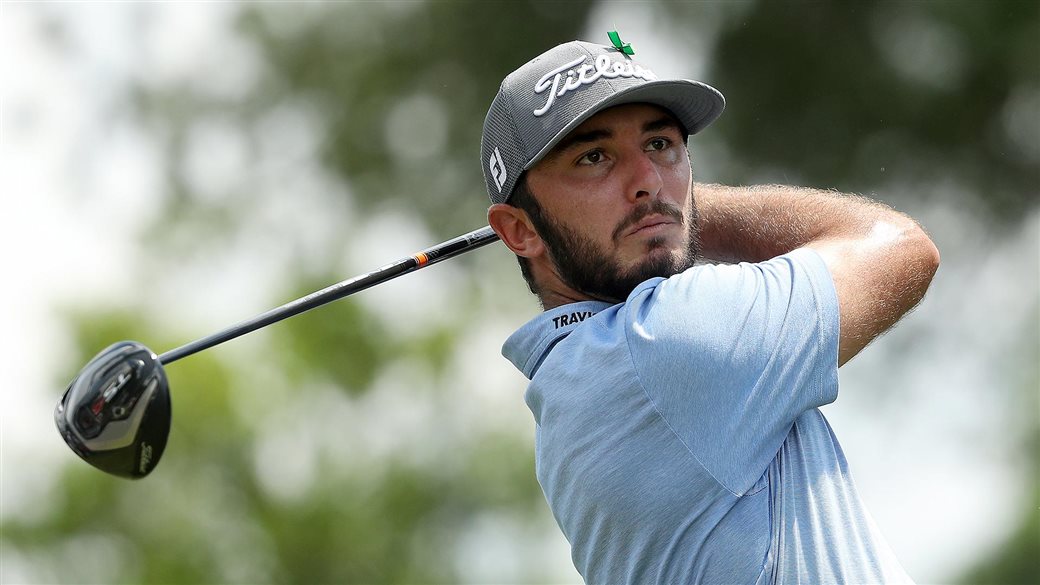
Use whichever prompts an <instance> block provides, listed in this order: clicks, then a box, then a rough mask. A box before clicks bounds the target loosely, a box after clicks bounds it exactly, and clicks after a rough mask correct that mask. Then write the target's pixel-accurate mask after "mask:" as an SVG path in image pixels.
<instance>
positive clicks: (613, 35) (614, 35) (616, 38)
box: [607, 30, 636, 55]
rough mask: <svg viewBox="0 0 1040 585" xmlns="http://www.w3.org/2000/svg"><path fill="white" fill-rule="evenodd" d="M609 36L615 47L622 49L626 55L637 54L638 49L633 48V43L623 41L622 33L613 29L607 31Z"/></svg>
mask: <svg viewBox="0 0 1040 585" xmlns="http://www.w3.org/2000/svg"><path fill="white" fill-rule="evenodd" d="M607 37H609V38H610V42H611V43H613V44H614V48H615V49H617V50H619V51H621V52H622V53H624V54H626V55H635V54H636V51H635V49H633V48H632V45H630V44H628V43H622V42H621V35H619V34H618V32H617V31H616V30H612V31H610V32H608V33H607Z"/></svg>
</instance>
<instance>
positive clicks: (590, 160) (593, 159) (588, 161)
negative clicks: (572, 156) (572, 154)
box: [578, 149, 604, 165]
mask: <svg viewBox="0 0 1040 585" xmlns="http://www.w3.org/2000/svg"><path fill="white" fill-rule="evenodd" d="M603 158H604V157H603V151H602V150H599V149H596V150H590V151H588V152H586V153H585V154H583V155H581V156H580V157H578V164H579V165H597V164H599V163H601V162H603Z"/></svg>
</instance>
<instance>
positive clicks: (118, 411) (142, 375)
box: [54, 341, 171, 479]
mask: <svg viewBox="0 0 1040 585" xmlns="http://www.w3.org/2000/svg"><path fill="white" fill-rule="evenodd" d="M170 417H171V410H170V387H169V383H168V382H167V381H166V372H165V371H163V367H162V363H160V362H159V358H158V357H156V355H155V354H154V353H152V350H150V349H148V348H147V347H145V346H144V345H141V344H140V343H137V342H136V341H120V342H119V343H115V344H113V345H111V346H109V347H107V348H106V349H105V350H104V351H102V352H101V353H99V354H97V355H96V356H94V359H92V360H90V362H89V363H87V365H86V366H84V367H83V369H82V370H81V371H80V373H79V375H78V376H76V377H75V378H74V379H73V380H72V382H71V383H70V384H69V387H68V389H67V390H66V391H65V394H64V395H63V396H62V397H61V400H59V401H58V406H57V407H55V409H54V422H55V423H56V424H57V425H58V432H59V433H61V436H62V438H64V439H65V442H66V443H68V445H69V447H71V448H72V450H73V451H75V453H76V454H77V455H79V456H80V457H81V458H83V460H84V461H86V462H87V463H89V464H91V465H93V466H94V467H97V468H98V469H100V470H102V471H105V472H108V473H111V474H113V475H118V476H121V477H127V478H131V479H137V478H140V477H144V476H146V475H148V474H149V473H150V472H151V471H152V469H154V468H155V466H156V465H157V464H158V463H159V458H160V457H161V456H162V453H163V449H165V448H166V439H167V437H168V436H169V434H170Z"/></svg>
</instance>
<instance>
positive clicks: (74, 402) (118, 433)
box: [54, 227, 498, 479]
mask: <svg viewBox="0 0 1040 585" xmlns="http://www.w3.org/2000/svg"><path fill="white" fill-rule="evenodd" d="M496 240H498V235H496V234H495V232H494V231H493V230H492V229H491V228H490V227H483V228H480V229H478V230H474V231H472V232H469V233H467V234H463V235H461V236H458V237H457V238H452V239H451V240H448V241H446V242H442V243H440V244H437V245H436V246H432V247H430V248H427V249H425V250H423V251H421V252H418V253H416V254H414V255H412V256H409V257H407V258H402V259H401V260H398V261H396V262H393V263H391V264H387V265H386V266H383V267H382V268H377V269H376V270H373V271H372V272H369V273H367V274H362V275H359V276H355V277H354V278H350V279H347V280H344V281H341V282H338V283H336V284H333V285H331V286H328V287H326V288H323V289H321V290H319V291H317V292H314V293H311V294H309V295H307V296H305V297H301V298H299V299H296V300H294V301H291V302H289V303H286V304H284V305H282V306H280V307H277V308H274V309H271V310H270V311H267V312H266V313H262V314H260V315H257V316H256V317H253V318H252V319H249V320H247V321H243V322H241V323H239V324H237V325H233V326H231V327H229V328H227V329H224V330H222V331H218V332H217V333H214V334H213V335H210V336H208V337H204V338H202V339H198V340H196V341H193V342H191V343H187V344H185V345H182V346H181V347H178V348H176V349H172V350H170V351H168V352H166V353H164V354H162V355H160V356H156V355H155V353H154V352H152V350H150V349H148V348H147V347H145V346H144V345H142V344H140V343H138V342H136V341H120V342H118V343H115V344H113V345H111V346H109V347H107V348H105V349H104V350H103V351H102V352H101V353H99V354H97V355H96V356H94V358H93V359H92V360H90V361H89V362H88V363H87V365H85V366H84V367H83V369H82V370H80V372H79V374H78V375H77V376H76V377H75V378H73V379H72V382H70V383H69V386H68V388H67V389H66V390H65V394H64V395H62V397H61V399H60V400H59V401H58V405H57V406H56V407H55V409H54V422H55V424H57V426H58V432H59V433H60V434H61V436H62V438H63V439H65V442H66V443H67V444H68V445H69V447H70V448H71V449H72V450H73V452H75V453H76V454H77V455H79V456H80V457H81V458H82V459H83V460H84V461H86V462H87V463H90V464H91V465H93V466H94V467H97V468H98V469H100V470H102V471H104V472H107V473H111V474H113V475H118V476H121V477H126V478H131V479H137V478H141V477H144V476H146V475H148V474H149V473H151V471H152V470H153V469H155V466H156V465H157V464H158V463H159V458H160V457H161V456H162V453H163V450H164V449H165V448H166V440H167V438H168V436H169V434H170V421H171V417H172V414H171V412H172V411H171V407H170V388H169V382H168V381H167V379H166V372H165V371H164V370H163V366H164V365H169V364H171V363H173V362H175V361H177V360H179V359H181V358H184V357H187V356H189V355H192V354H194V353H198V352H200V351H202V350H204V349H209V348H211V347H213V346H215V345H219V344H221V343H224V342H225V341H229V340H231V339H234V338H236V337H239V336H241V335H245V334H246V333H249V332H252V331H256V330H257V329H260V328H262V327H266V326H268V325H270V324H272V323H276V322H278V321H281V320H282V319H287V318H289V317H292V316H294V315H299V314H300V313H303V312H305V311H309V310H311V309H313V308H316V307H320V306H321V305H324V304H327V303H330V302H332V301H335V300H337V299H341V298H343V297H345V296H348V295H351V294H354V293H356V292H358V291H362V290H365V289H367V288H370V287H372V286H375V285H377V284H381V283H383V282H386V281H388V280H391V279H394V278H397V277H398V276H401V275H404V274H408V273H409V272H413V271H415V270H418V269H420V268H424V267H426V266H429V265H431V264H436V263H437V262H440V261H442V260H447V259H448V258H453V257H455V256H458V255H459V254H462V253H465V252H468V251H470V250H475V249H477V248H479V247H481V246H485V245H487V244H490V243H491V242H494V241H496Z"/></svg>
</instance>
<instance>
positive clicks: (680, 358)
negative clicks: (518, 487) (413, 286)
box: [503, 249, 910, 585]
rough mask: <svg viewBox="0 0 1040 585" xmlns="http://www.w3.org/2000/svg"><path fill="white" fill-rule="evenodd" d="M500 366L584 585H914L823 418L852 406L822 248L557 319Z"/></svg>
mask: <svg viewBox="0 0 1040 585" xmlns="http://www.w3.org/2000/svg"><path fill="white" fill-rule="evenodd" d="M503 354H504V355H505V356H506V357H507V358H509V359H510V360H511V361H512V362H513V363H514V364H515V365H516V366H517V368H519V369H520V370H521V371H522V372H523V373H524V374H525V375H526V376H527V377H528V378H530V379H531V383H530V386H529V387H528V390H527V394H526V401H527V405H528V406H529V407H530V409H531V412H532V413H533V414H534V420H535V424H536V461H535V469H536V474H537V476H538V481H539V483H540V484H541V486H542V490H543V492H544V493H545V498H546V500H547V501H548V503H549V507H550V508H551V509H552V512H553V514H554V515H555V517H556V521H557V522H558V523H559V525H560V528H561V529H562V530H563V533H564V534H565V535H566V537H567V540H568V541H569V542H570V544H571V557H572V559H573V561H574V565H575V567H576V568H577V569H578V572H579V573H581V575H582V577H584V579H585V581H586V582H587V583H590V584H591V583H595V584H613V583H640V584H643V583H662V584H664V583H667V584H679V583H799V584H816V585H818V584H823V583H904V582H910V578H909V577H908V576H907V575H906V573H905V572H904V571H903V569H902V567H901V566H900V565H899V562H898V561H897V560H896V558H895V556H894V555H893V554H892V552H891V550H890V548H889V547H888V545H887V544H886V543H885V541H884V538H883V537H882V536H881V534H880V533H879V532H878V530H877V527H876V526H875V524H874V522H873V521H872V520H871V518H870V515H869V514H868V513H867V511H866V509H865V508H864V505H863V502H862V501H861V500H860V497H859V494H858V493H857V491H856V486H855V484H854V483H853V481H852V476H851V475H850V473H849V468H848V463H847V462H846V460H845V456H844V454H843V453H842V450H841V446H840V445H839V444H838V440H837V438H836V437H835V436H834V433H833V432H832V431H831V428H830V425H828V423H827V421H826V419H825V418H824V416H823V414H822V413H821V412H820V411H819V409H818V408H817V407H818V406H821V405H824V404H827V403H829V402H832V401H833V400H834V399H835V398H837V395H838V364H837V356H838V301H837V296H836V293H835V290H834V285H833V282H832V281H831V277H830V274H829V272H828V270H827V267H826V265H825V264H824V262H823V260H822V259H821V258H820V257H819V256H818V255H817V254H816V253H815V252H813V251H812V250H809V249H799V250H796V251H794V252H791V253H790V254H786V255H784V256H779V257H777V258H774V259H772V260H770V261H768V262H762V263H759V264H739V265H718V266H715V265H703V266H696V267H694V268H691V269H689V270H687V271H685V272H683V273H682V274H678V275H676V276H673V277H671V278H668V279H662V278H655V279H651V280H648V281H646V282H644V283H642V284H641V285H639V286H638V287H636V289H635V290H634V291H633V292H632V294H631V295H630V296H629V297H628V300H627V301H626V302H625V303H623V304H618V305H613V306H611V305H609V304H606V303H599V302H580V303H573V304H569V305H565V306H562V307H557V308H555V309H552V310H549V311H546V312H545V313H543V314H541V315H539V316H538V317H537V318H535V319H533V320H532V321H530V322H529V323H527V324H526V325H524V326H523V327H522V328H521V329H519V330H518V331H517V332H516V333H514V334H513V335H512V336H510V338H509V339H508V340H507V341H506V344H505V346H504V347H503Z"/></svg>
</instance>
